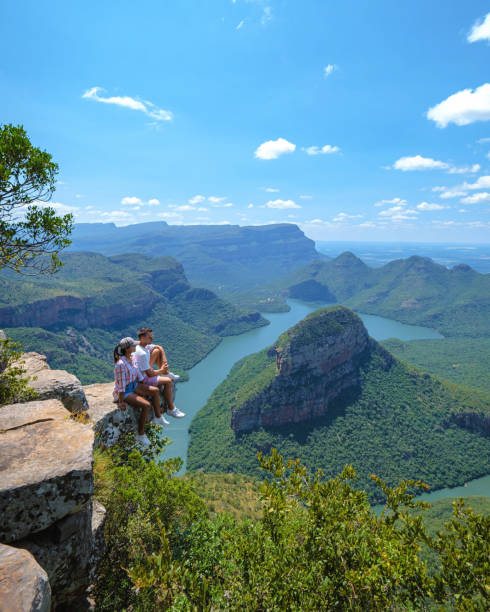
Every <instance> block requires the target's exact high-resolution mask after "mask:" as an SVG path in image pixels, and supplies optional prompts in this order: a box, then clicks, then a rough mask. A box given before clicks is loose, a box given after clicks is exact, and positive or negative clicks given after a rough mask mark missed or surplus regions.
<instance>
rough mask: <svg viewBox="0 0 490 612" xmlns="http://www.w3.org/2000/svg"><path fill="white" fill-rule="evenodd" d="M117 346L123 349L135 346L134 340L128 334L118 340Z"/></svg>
mask: <svg viewBox="0 0 490 612" xmlns="http://www.w3.org/2000/svg"><path fill="white" fill-rule="evenodd" d="M118 346H119V348H120V349H121V350H123V351H125V350H126V349H128V348H129V347H130V346H136V341H135V340H133V338H130V337H129V336H128V337H127V338H123V339H122V340H120V341H119V344H118Z"/></svg>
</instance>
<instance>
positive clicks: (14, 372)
mask: <svg viewBox="0 0 490 612" xmlns="http://www.w3.org/2000/svg"><path fill="white" fill-rule="evenodd" d="M21 354H22V353H21V350H20V344H19V343H17V342H13V341H12V340H11V339H10V338H7V339H0V406H2V405H3V404H8V403H9V402H20V401H24V400H28V399H34V398H35V397H36V393H35V392H34V391H33V390H32V389H29V387H28V383H29V378H28V377H25V376H24V374H25V369H24V368H23V367H22V364H21V363H19V361H18V360H19V358H20V356H21Z"/></svg>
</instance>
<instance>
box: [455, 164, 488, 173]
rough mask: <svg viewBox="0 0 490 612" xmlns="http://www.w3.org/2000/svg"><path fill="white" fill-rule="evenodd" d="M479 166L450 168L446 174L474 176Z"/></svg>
mask: <svg viewBox="0 0 490 612" xmlns="http://www.w3.org/2000/svg"><path fill="white" fill-rule="evenodd" d="M480 168H481V166H480V164H473V165H472V166H452V167H451V168H449V170H448V174H474V173H475V172H479V171H480Z"/></svg>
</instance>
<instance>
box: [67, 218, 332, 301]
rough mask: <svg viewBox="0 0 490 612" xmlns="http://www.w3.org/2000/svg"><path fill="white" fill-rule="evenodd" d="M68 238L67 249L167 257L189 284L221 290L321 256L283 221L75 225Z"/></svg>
mask: <svg viewBox="0 0 490 612" xmlns="http://www.w3.org/2000/svg"><path fill="white" fill-rule="evenodd" d="M71 240H72V244H71V247H70V250H72V251H74V250H76V251H85V250H91V251H97V252H99V253H103V254H104V255H116V254H121V253H129V252H135V253H143V254H146V255H152V256H155V257H159V256H162V255H170V256H172V257H175V258H176V259H177V260H178V261H180V262H181V263H182V264H183V266H184V269H185V272H186V275H187V277H188V278H189V280H190V282H191V283H193V284H196V283H198V284H199V285H201V286H202V285H203V283H205V286H207V287H211V288H215V287H217V286H220V287H225V288H226V290H227V291H228V292H232V291H235V290H237V289H239V290H242V289H244V288H246V287H251V286H254V285H258V284H260V283H262V282H267V281H271V280H273V279H275V278H277V277H279V276H282V275H285V274H288V273H289V272H291V271H292V270H293V268H295V267H297V266H301V265H304V264H307V263H309V262H310V261H313V260H314V259H318V258H319V257H321V256H320V255H319V254H318V253H317V251H316V250H315V243H314V242H313V240H310V239H309V238H307V237H306V236H305V235H304V233H303V232H302V231H301V230H300V229H299V228H298V226H297V225H294V224H289V223H281V224H271V225H262V226H260V225H258V226H250V227H241V226H238V225H214V226H213V225H195V226H170V225H167V224H166V223H161V222H155V223H141V224H137V225H130V226H126V227H116V226H115V225H114V224H112V223H81V224H77V225H75V229H74V231H73V234H72V236H71Z"/></svg>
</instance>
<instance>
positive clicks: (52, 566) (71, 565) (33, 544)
mask: <svg viewBox="0 0 490 612" xmlns="http://www.w3.org/2000/svg"><path fill="white" fill-rule="evenodd" d="M16 546H20V547H22V548H25V549H27V550H28V551H29V552H31V553H32V555H33V556H34V557H35V559H36V561H37V562H38V563H39V565H41V567H43V568H44V569H45V570H46V572H47V575H48V578H49V583H50V585H51V590H52V599H53V606H55V607H56V606H58V605H60V604H63V605H64V606H67V605H68V604H70V603H73V602H74V601H76V600H78V599H81V598H83V596H84V593H85V591H86V589H87V587H88V586H89V584H90V577H91V574H92V560H93V557H94V550H93V549H94V542H93V532H92V501H89V502H88V503H87V504H85V506H83V508H82V509H81V510H80V511H79V512H76V513H75V514H70V515H68V516H65V517H64V518H62V519H60V520H59V521H57V522H56V523H54V524H53V525H51V526H50V527H48V528H47V529H45V530H44V531H41V532H39V533H33V534H30V535H29V536H28V537H27V538H25V539H23V540H20V541H19V542H16Z"/></svg>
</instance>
